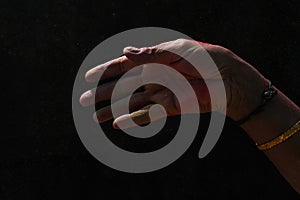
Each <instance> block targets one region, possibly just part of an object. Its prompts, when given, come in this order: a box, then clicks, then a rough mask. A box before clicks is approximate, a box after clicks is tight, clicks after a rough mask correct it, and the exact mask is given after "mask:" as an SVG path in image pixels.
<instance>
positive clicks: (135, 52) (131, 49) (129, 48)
mask: <svg viewBox="0 0 300 200" xmlns="http://www.w3.org/2000/svg"><path fill="white" fill-rule="evenodd" d="M140 51H141V49H139V48H136V47H126V48H125V49H124V53H125V52H130V53H133V54H138V53H139V52H140Z"/></svg>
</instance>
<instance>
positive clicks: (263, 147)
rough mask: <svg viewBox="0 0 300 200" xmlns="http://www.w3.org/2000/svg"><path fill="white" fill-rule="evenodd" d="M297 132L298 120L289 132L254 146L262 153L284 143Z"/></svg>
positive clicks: (298, 128) (299, 123)
mask: <svg viewBox="0 0 300 200" xmlns="http://www.w3.org/2000/svg"><path fill="white" fill-rule="evenodd" d="M299 130H300V120H299V121H298V122H297V123H296V124H295V125H294V126H293V127H291V128H290V129H289V130H287V131H285V132H284V133H282V134H281V135H279V136H278V137H276V138H274V139H273V140H271V141H269V142H266V143H264V144H259V145H258V144H256V146H257V148H258V149H259V150H262V151H263V150H267V149H271V148H272V147H274V146H276V145H278V144H280V143H282V142H284V141H286V140H287V139H289V138H290V137H292V136H293V135H294V134H295V133H297V132H298V131H299Z"/></svg>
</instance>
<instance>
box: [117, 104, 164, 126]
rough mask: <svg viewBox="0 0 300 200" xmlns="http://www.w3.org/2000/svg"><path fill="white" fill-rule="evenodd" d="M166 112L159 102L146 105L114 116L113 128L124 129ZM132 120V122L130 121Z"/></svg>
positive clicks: (161, 116) (149, 120)
mask: <svg viewBox="0 0 300 200" xmlns="http://www.w3.org/2000/svg"><path fill="white" fill-rule="evenodd" d="M166 116H167V115H166V112H165V110H164V109H163V108H162V106H160V105H159V104H155V105H153V104H152V105H147V106H145V107H144V108H142V109H140V110H138V111H135V112H133V113H131V114H125V115H122V116H120V117H118V118H116V119H115V120H114V122H113V127H114V128H115V129H126V128H130V127H133V126H136V124H137V125H143V124H147V123H150V122H152V121H156V120H159V119H161V118H164V117H166ZM132 121H133V122H134V123H132Z"/></svg>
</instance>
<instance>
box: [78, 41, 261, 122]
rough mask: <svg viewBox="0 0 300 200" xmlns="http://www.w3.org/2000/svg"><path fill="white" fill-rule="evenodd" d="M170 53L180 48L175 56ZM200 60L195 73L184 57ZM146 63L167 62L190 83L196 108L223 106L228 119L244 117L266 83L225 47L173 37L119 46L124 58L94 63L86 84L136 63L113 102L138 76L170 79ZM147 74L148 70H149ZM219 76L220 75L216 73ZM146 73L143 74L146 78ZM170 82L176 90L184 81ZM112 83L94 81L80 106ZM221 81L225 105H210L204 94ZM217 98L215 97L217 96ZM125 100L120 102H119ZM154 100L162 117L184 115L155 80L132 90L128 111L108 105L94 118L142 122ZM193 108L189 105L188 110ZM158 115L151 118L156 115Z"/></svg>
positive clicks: (106, 93) (103, 95) (105, 93)
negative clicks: (162, 111)
mask: <svg viewBox="0 0 300 200" xmlns="http://www.w3.org/2000/svg"><path fill="white" fill-rule="evenodd" d="M173 52H180V55H184V56H183V57H181V56H179V55H178V54H175V53H173ZM205 53H208V54H209V55H210V56H211V58H212V60H213V61H214V63H215V65H216V66H217V68H213V67H212V66H211V65H210V64H209V62H201V58H202V56H201V55H203V54H205ZM190 57H192V58H193V59H198V60H199V59H200V62H198V63H199V66H196V67H198V69H199V71H200V73H198V71H197V69H195V67H193V65H192V64H191V63H190V62H188V61H187V59H186V58H190ZM149 63H159V64H163V65H167V66H169V67H171V68H173V69H175V70H177V71H178V72H180V73H181V74H182V75H183V76H184V79H185V80H187V81H188V82H189V83H190V85H191V86H192V88H193V90H194V92H195V94H196V97H197V101H198V104H199V107H200V111H201V112H210V111H220V112H222V110H223V109H222V108H223V107H226V108H225V110H227V113H226V114H227V115H228V116H229V117H231V118H232V119H234V120H239V119H241V118H243V117H244V116H246V115H248V114H249V113H250V112H251V111H252V110H253V109H254V108H255V107H257V106H258V105H259V104H260V102H261V94H262V91H263V90H264V89H265V87H266V80H265V79H264V77H263V76H262V75H261V74H260V73H259V72H258V71H257V70H255V69H254V68H253V67H252V66H251V65H250V64H248V63H247V62H245V61H243V60H242V59H241V58H239V57H238V56H236V55H235V54H234V53H232V52H231V51H230V50H228V49H226V48H224V47H221V46H217V45H212V44H206V43H200V42H196V41H192V40H186V39H178V40H175V41H170V42H166V43H162V44H159V45H156V46H153V47H145V48H140V49H138V48H133V47H129V48H125V49H124V56H122V57H120V58H116V59H114V60H112V61H109V62H107V63H104V64H102V65H99V66H97V67H95V68H93V69H91V70H90V71H88V72H87V73H86V80H87V81H88V82H96V81H99V77H100V74H102V73H103V75H102V77H101V80H106V79H111V78H115V77H119V76H120V75H122V74H124V73H126V72H127V71H129V70H131V69H133V68H135V67H137V66H141V65H142V67H141V68H140V69H141V70H140V71H139V72H138V74H136V73H133V74H132V76H130V77H128V78H127V79H126V80H125V81H124V82H123V84H122V85H123V86H124V87H123V88H122V94H119V95H118V96H117V98H118V101H119V104H118V105H122V103H120V102H122V101H124V99H125V98H126V97H127V96H128V95H130V94H129V93H128V92H129V90H130V88H131V86H132V85H134V84H136V83H137V82H143V79H145V78H147V79H151V78H153V79H166V81H168V78H170V77H171V78H173V77H172V76H171V75H170V73H169V72H168V70H165V71H164V72H165V73H163V74H162V73H161V74H157V73H155V71H156V70H155V67H159V65H153V64H149ZM151 72H153V73H151ZM218 74H220V75H221V76H218ZM146 75H147V77H146ZM172 82H173V83H174V84H176V85H177V86H178V88H180V86H181V85H182V84H183V82H184V80H181V79H180V78H176V79H175V80H174V79H172ZM207 83H209V84H210V86H212V88H213V89H212V91H208V88H207V86H206V84H207ZM116 84H117V81H109V82H107V83H104V84H102V85H100V86H99V87H98V88H96V89H92V90H89V91H87V92H85V93H84V94H83V95H82V96H81V98H80V102H81V104H82V105H84V106H90V105H93V104H94V103H95V102H100V101H105V100H110V99H111V96H112V92H113V89H114V87H115V85H116ZM222 84H224V87H225V92H226V98H227V103H226V105H217V106H212V104H211V101H210V96H211V95H214V96H216V97H217V99H218V88H219V87H220V86H221V85H222ZM182 90H183V93H182V94H184V98H185V103H188V102H189V101H190V98H192V97H191V94H189V93H184V88H183V89H182ZM220 98H221V97H220ZM124 102H125V101H124ZM153 104H160V105H162V106H163V107H164V108H165V111H166V114H167V115H168V116H172V115H179V114H185V113H182V111H181V109H180V105H179V102H178V100H177V98H176V96H175V95H174V93H172V92H171V91H170V90H169V89H168V88H166V87H163V86H161V85H157V84H147V85H145V86H144V91H141V92H137V93H134V94H133V95H132V96H131V98H130V103H129V110H130V112H131V113H130V114H129V113H120V114H119V116H113V114H112V110H111V106H106V107H104V108H101V109H100V110H98V111H97V112H96V113H95V119H96V120H97V121H99V122H105V121H107V120H110V119H112V118H113V117H116V118H115V119H114V122H113V125H114V127H115V128H117V127H118V126H117V124H118V123H123V124H124V123H126V121H128V119H129V118H131V119H132V120H133V121H134V122H135V123H136V124H140V125H141V124H145V123H148V122H150V121H151V118H150V117H149V110H150V107H151V105H153ZM194 111H196V110H193V109H191V110H190V111H188V112H190V113H193V112H194ZM162 116H163V115H161V116H158V117H157V118H160V117H162Z"/></svg>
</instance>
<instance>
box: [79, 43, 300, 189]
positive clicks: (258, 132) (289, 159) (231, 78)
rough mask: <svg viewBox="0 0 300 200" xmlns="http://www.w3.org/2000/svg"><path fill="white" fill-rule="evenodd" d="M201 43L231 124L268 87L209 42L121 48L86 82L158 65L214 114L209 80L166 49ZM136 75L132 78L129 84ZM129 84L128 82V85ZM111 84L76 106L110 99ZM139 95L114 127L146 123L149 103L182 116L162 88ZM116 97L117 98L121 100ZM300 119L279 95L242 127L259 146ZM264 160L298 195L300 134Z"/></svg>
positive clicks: (106, 113)
mask: <svg viewBox="0 0 300 200" xmlns="http://www.w3.org/2000/svg"><path fill="white" fill-rule="evenodd" d="M200 44H201V45H202V47H204V49H205V50H206V51H207V52H208V53H209V55H210V56H211V57H212V59H213V60H214V62H215V64H216V65H217V67H218V70H219V72H220V74H221V76H222V78H221V79H219V80H215V79H214V80H213V81H215V83H216V84H219V83H220V82H222V81H223V83H224V86H225V90H226V96H227V105H226V106H227V113H226V115H227V116H228V117H230V118H232V119H233V120H239V119H242V118H243V117H245V116H247V115H248V114H249V113H250V112H251V111H253V110H254V109H255V108H256V107H257V106H258V105H259V104H260V103H261V101H262V99H261V94H262V92H263V90H264V89H265V88H266V86H267V80H266V79H265V78H264V77H263V75H262V74H260V73H259V72H258V71H257V70H256V69H255V68H254V67H252V66H251V65H250V64H249V63H247V62H245V61H244V60H242V59H241V58H239V57H238V56H237V55H235V54H234V53H232V52H231V51H230V50H228V49H226V48H224V47H221V46H217V45H212V44H206V43H198V42H196V41H190V40H185V39H179V40H175V41H170V42H166V43H162V44H159V45H157V46H154V47H146V48H140V49H137V48H125V49H124V56H122V57H120V58H117V59H115V60H113V61H110V62H107V63H104V64H102V65H99V66H97V67H95V68H93V69H91V70H90V71H88V72H87V74H86V80H87V81H88V82H97V81H99V80H98V77H99V73H100V72H101V71H104V70H105V72H104V74H103V76H102V79H108V78H114V77H117V76H120V75H122V74H124V73H125V72H127V71H129V70H130V69H132V68H134V67H136V66H138V65H141V64H146V63H161V64H165V65H168V66H170V67H172V68H174V69H176V70H177V71H179V72H180V73H181V74H183V75H184V77H185V78H186V79H187V80H188V81H189V83H190V84H191V86H192V87H193V89H194V91H195V93H196V95H197V98H198V103H199V107H200V110H201V112H211V111H218V110H214V108H212V107H211V102H210V95H209V93H208V90H207V87H206V85H205V82H204V78H205V80H206V81H210V79H213V77H210V76H206V75H204V76H203V74H201V75H200V74H199V73H197V72H196V71H195V69H194V68H193V66H191V64H190V63H189V62H187V61H186V60H185V59H181V57H179V56H178V55H175V54H173V53H170V51H168V49H172V48H183V47H187V46H188V47H190V48H187V49H191V52H187V53H192V52H193V51H194V50H195V49H196V50H197V48H198V46H197V45H200ZM137 76H142V74H140V75H133V78H132V80H135V78H137ZM132 80H128V84H130V81H132ZM115 84H116V82H114V81H111V82H108V83H105V84H103V85H101V86H100V87H98V88H97V89H94V90H91V91H87V92H86V93H84V94H83V95H82V96H81V99H80V102H81V104H82V105H84V106H90V105H93V104H94V103H95V102H100V101H104V100H110V99H111V94H112V90H113V88H114V85H115ZM144 89H145V90H144V91H142V92H138V93H136V94H134V95H133V96H132V97H131V100H130V110H131V111H132V112H131V113H130V114H126V115H121V116H117V117H116V118H115V119H114V122H113V126H114V127H115V128H118V126H117V124H118V123H119V122H123V123H124V122H125V123H126V121H127V120H128V119H129V118H131V119H133V121H135V122H136V123H137V124H144V123H148V122H150V121H151V119H150V118H149V108H150V106H151V105H152V104H161V105H162V106H163V107H164V108H165V110H166V112H167V115H168V116H172V115H179V114H182V113H181V112H180V107H179V106H178V102H177V100H176V98H175V96H174V94H173V93H172V92H170V91H169V90H167V89H166V88H164V87H162V86H159V85H153V84H149V85H146V86H145V87H144ZM123 95H124V96H120V100H121V101H122V98H123V97H125V96H126V91H124V93H123ZM112 118H113V115H112V111H111V107H110V106H107V107H104V108H101V109H100V110H98V111H97V112H96V113H95V120H96V121H98V122H105V121H107V120H110V119H112ZM299 119H300V109H299V107H298V106H297V105H295V104H294V103H293V102H292V101H291V100H289V99H288V98H287V97H286V96H285V95H284V94H282V93H281V92H280V91H278V94H277V95H276V96H275V97H274V98H273V99H272V100H271V101H270V102H269V103H268V104H267V105H266V106H265V109H264V111H263V112H261V113H259V114H257V115H255V116H254V117H252V118H251V119H250V120H249V121H247V122H246V123H244V124H243V125H242V126H241V127H242V128H243V129H244V130H245V131H246V132H247V133H248V135H249V136H250V137H251V138H252V139H253V140H254V142H256V143H258V144H261V143H264V142H267V141H269V140H271V139H273V138H275V137H277V136H278V135H280V133H282V132H284V131H286V130H288V129H289V128H290V127H291V126H293V124H295V123H296V122H297V121H298V120H299ZM265 154H266V155H267V156H268V158H269V159H270V160H271V161H272V162H273V163H274V165H275V166H276V167H277V169H278V170H279V171H280V173H281V174H282V175H283V176H284V177H285V179H286V180H287V181H288V182H289V183H290V185H291V186H292V187H293V188H294V189H295V190H296V191H297V192H298V193H300V135H299V134H296V135H294V136H293V137H292V138H290V139H288V140H287V141H286V142H284V143H282V144H280V145H277V146H275V147H273V148H272V149H270V150H267V151H265Z"/></svg>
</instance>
